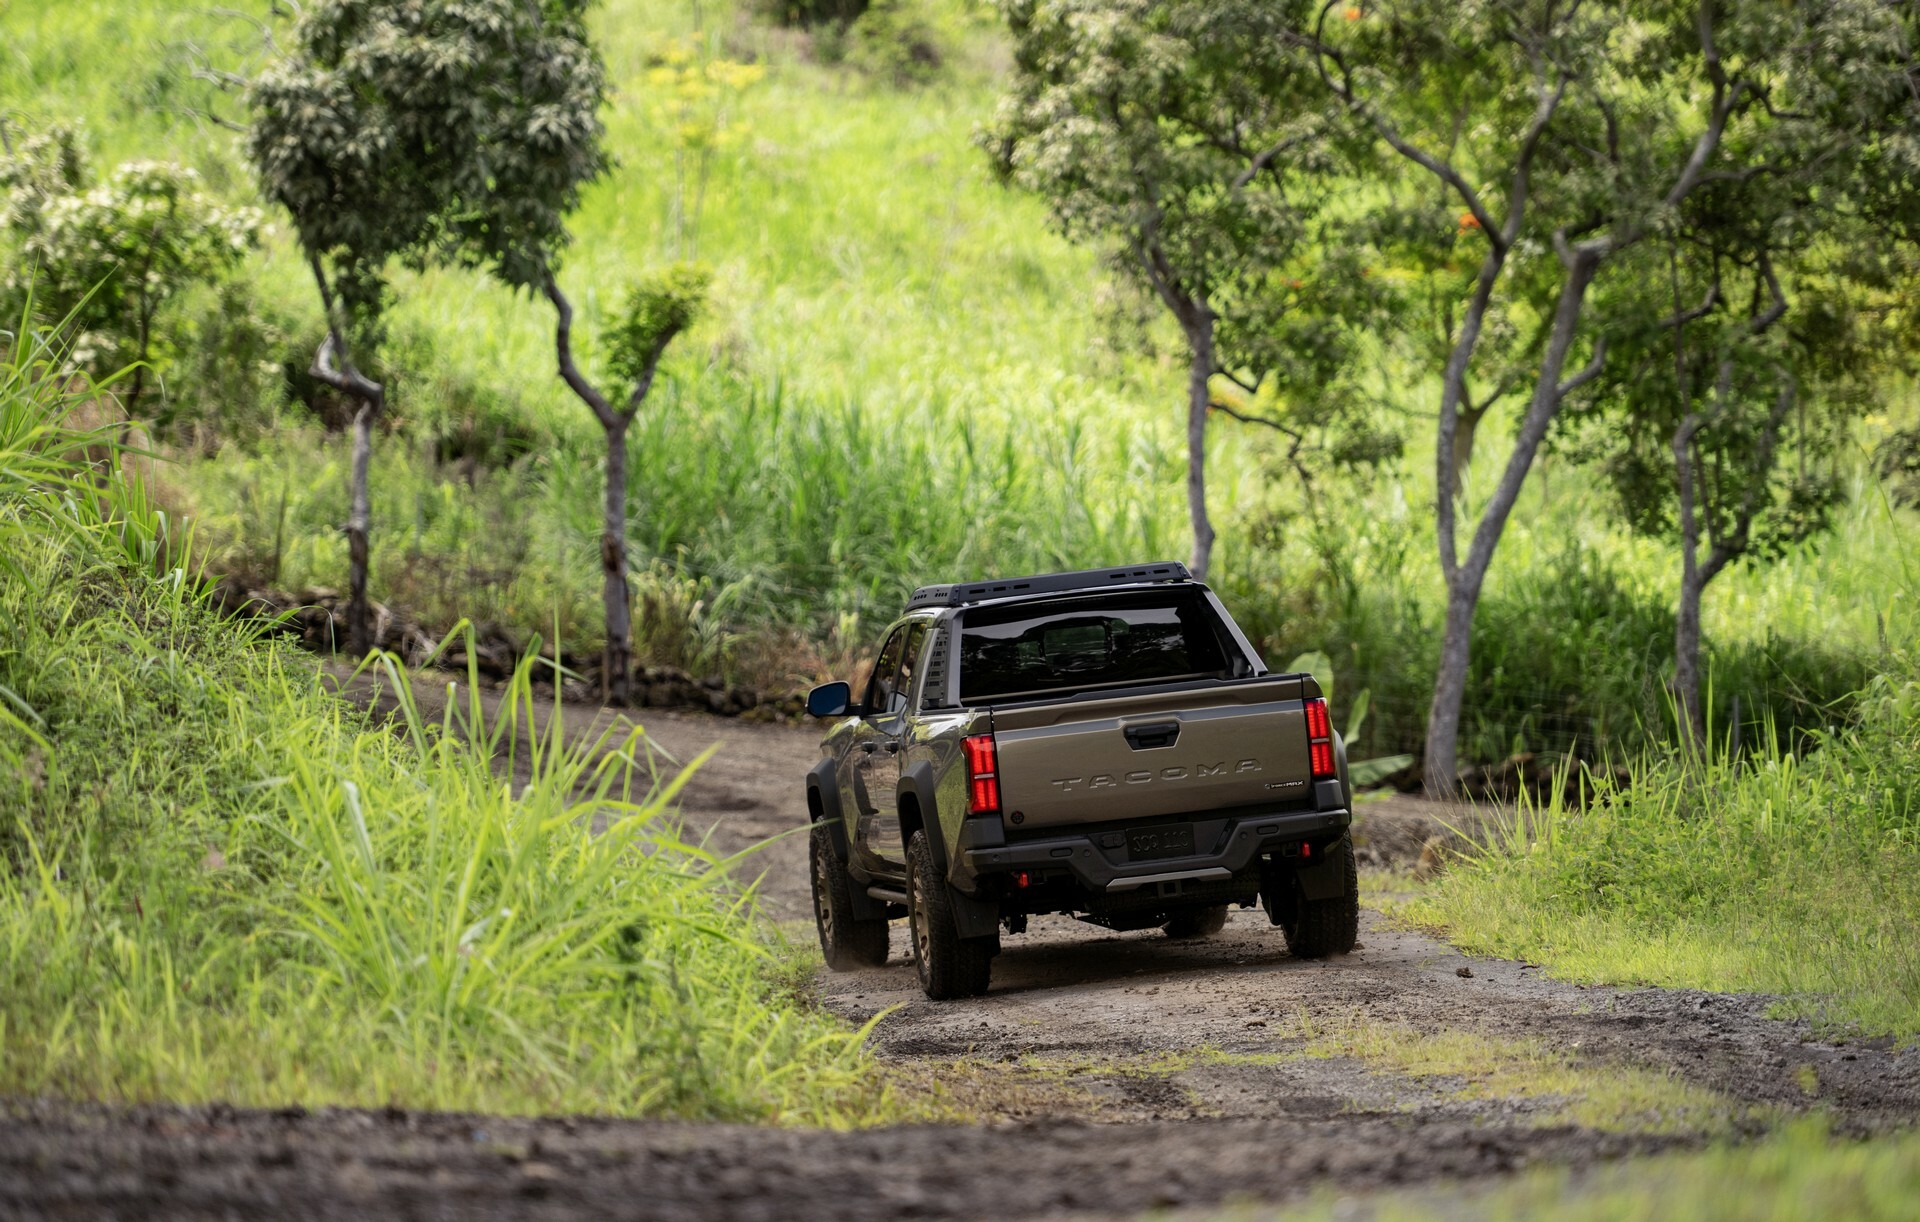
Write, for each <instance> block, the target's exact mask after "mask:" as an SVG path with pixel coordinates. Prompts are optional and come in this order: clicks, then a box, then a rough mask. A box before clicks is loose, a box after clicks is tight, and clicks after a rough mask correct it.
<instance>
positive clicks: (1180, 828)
mask: <svg viewBox="0 0 1920 1222" xmlns="http://www.w3.org/2000/svg"><path fill="white" fill-rule="evenodd" d="M1127 856H1128V857H1129V858H1131V859H1132V860H1134V861H1153V860H1155V859H1157V858H1161V857H1191V856H1193V827H1192V825H1190V824H1186V823H1169V824H1165V825H1163V826H1161V827H1136V828H1134V829H1133V830H1131V831H1129V832H1128V833H1127Z"/></svg>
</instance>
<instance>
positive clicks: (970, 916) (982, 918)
mask: <svg viewBox="0 0 1920 1222" xmlns="http://www.w3.org/2000/svg"><path fill="white" fill-rule="evenodd" d="M947 903H948V905H949V906H950V907H951V908H952V909H953V928H954V932H955V933H957V934H959V935H960V936H961V937H963V938H991V937H995V936H997V935H998V934H999V932H1000V905H998V904H995V903H992V902H990V901H988V900H981V899H975V898H974V897H973V896H971V895H966V894H963V893H962V892H960V891H957V890H955V889H954V887H953V886H952V885H951V884H949V885H948V887H947Z"/></svg>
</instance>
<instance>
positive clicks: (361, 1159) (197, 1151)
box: [0, 1104, 1692, 1222]
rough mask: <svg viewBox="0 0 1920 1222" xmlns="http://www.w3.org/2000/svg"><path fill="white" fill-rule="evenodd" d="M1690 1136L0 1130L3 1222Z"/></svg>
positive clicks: (1167, 1174) (1140, 1192)
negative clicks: (6, 1220) (10, 1219)
mask: <svg viewBox="0 0 1920 1222" xmlns="http://www.w3.org/2000/svg"><path fill="white" fill-rule="evenodd" d="M1690 1144H1692V1143H1689V1142H1686V1141H1682V1140H1679V1139H1674V1138H1650V1137H1620V1136H1614V1135H1608V1134H1596V1133H1592V1132H1588V1131H1584V1130H1578V1129H1527V1128H1502V1127H1489V1126H1485V1125H1476V1124H1469V1123H1459V1122H1455V1123H1449V1124H1428V1125H1419V1126H1409V1125H1407V1124H1406V1123H1404V1122H1402V1121H1399V1120H1393V1119H1382V1118H1377V1117H1352V1116H1342V1115H1337V1114H1335V1115H1323V1116H1312V1117H1307V1118H1298V1119H1296V1118H1274V1119H1269V1120H1251V1121H1248V1120H1215V1121H1188V1122H1178V1123H1166V1122H1162V1123H1152V1122H1149V1123H1144V1124H1133V1125H1100V1126H1095V1125H1084V1124H1076V1123H1071V1122H1067V1123H1062V1122H1059V1121H1052V1120H1049V1121H1047V1122H1045V1123H1041V1124H1012V1125H1000V1126H990V1127H951V1126H907V1127H903V1128H893V1129H880V1130H872V1131H868V1132H858V1133H829V1132H820V1131H794V1130H779V1129H756V1128H747V1127H739V1126H727V1125H673V1124H652V1123H631V1122H618V1121H605V1120H592V1119H518V1118H506V1117H493V1116H486V1117H481V1116H461V1115H448V1114H440V1113H410V1112H401V1111H396V1110H389V1111H381V1112H366V1111H324V1112H317V1113H314V1114H312V1115H308V1114H306V1113H304V1112H299V1111H293V1112H285V1113H273V1112H257V1111H241V1110H235V1109H229V1108H136V1109H130V1110H103V1109H97V1108H85V1107H75V1106H70V1105H52V1104H39V1105H28V1106H20V1107H16V1108H14V1109H13V1110H12V1111H11V1112H9V1113H8V1114H6V1115H5V1116H4V1117H0V1216H6V1217H56V1216H57V1217H66V1218H72V1217H87V1218H94V1217H141V1218H204V1217H212V1216H223V1217H232V1216H239V1217H266V1216H272V1217H276V1218H287V1219H336V1218H341V1219H344V1218H356V1219H357V1218H463V1219H467V1218H471V1219H493V1218H535V1219H544V1218H555V1219H558V1218H616V1217H617V1218H631V1217H634V1216H636V1215H641V1216H646V1217H649V1218H660V1219H670V1220H679V1219H706V1218H714V1217H726V1218H740V1219H749V1220H760V1219H765V1220H766V1222H790V1220H791V1219H793V1218H796V1217H833V1218H837V1219H843V1220H846V1222H867V1220H872V1222H897V1220H898V1219H900V1218H921V1219H934V1218H981V1217H996V1218H999V1217H1039V1216H1049V1215H1055V1216H1057V1215H1062V1214H1091V1215H1110V1216H1111V1215H1131V1214H1137V1213H1140V1212H1143V1211H1146V1210H1151V1209H1166V1208H1170V1207H1177V1206H1185V1207H1191V1208H1208V1207H1216V1206H1220V1205H1224V1204H1227V1203H1230V1202H1234V1201H1256V1200H1257V1201H1276V1200H1286V1199H1289V1198H1295V1197H1299V1196H1302V1195H1304V1194H1305V1193H1306V1192H1307V1191H1309V1190H1310V1189H1311V1188H1312V1187H1313V1186H1315V1185H1325V1184H1329V1183H1331V1184H1335V1185H1338V1186H1339V1187H1341V1188H1342V1189H1345V1190H1353V1191H1362V1190H1366V1189H1371V1188H1386V1187H1393V1186H1396V1185H1403V1184H1408V1183H1414V1182H1420V1181H1425V1180H1434V1179H1459V1180H1467V1179H1479V1178H1483V1177H1487V1176H1492V1175H1501V1174H1506V1173H1508V1172H1512V1171H1514V1170H1517V1169H1519V1168H1522V1167H1527V1166H1532V1165H1536V1164H1542V1163H1554V1164H1561V1165H1569V1166H1574V1167H1583V1166H1588V1165H1591V1164H1594V1163H1596V1162H1601V1161H1607V1160H1612V1159H1617V1158H1620V1157H1622V1156H1624V1155H1628V1154H1638V1153H1652V1152H1656V1151H1661V1150H1667V1149H1674V1148H1677V1147H1684V1146H1687V1145H1690Z"/></svg>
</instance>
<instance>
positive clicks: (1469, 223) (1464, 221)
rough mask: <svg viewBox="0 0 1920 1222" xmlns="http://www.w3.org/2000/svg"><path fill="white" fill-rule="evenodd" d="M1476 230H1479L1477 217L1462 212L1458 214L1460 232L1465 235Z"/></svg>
mask: <svg viewBox="0 0 1920 1222" xmlns="http://www.w3.org/2000/svg"><path fill="white" fill-rule="evenodd" d="M1478 228H1480V218H1479V217H1477V216H1475V215H1474V214H1473V213H1471V212H1462V213H1461V214H1460V232H1462V233H1465V232H1466V231H1467V230H1469V229H1478Z"/></svg>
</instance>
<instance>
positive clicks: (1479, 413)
mask: <svg viewBox="0 0 1920 1222" xmlns="http://www.w3.org/2000/svg"><path fill="white" fill-rule="evenodd" d="M1486 414H1487V409H1486V408H1484V407H1482V408H1473V407H1467V406H1465V405H1462V406H1461V408H1460V420H1459V423H1458V424H1456V425H1454V430H1453V495H1455V496H1456V497H1457V496H1459V495H1460V490H1461V489H1462V488H1463V487H1465V486H1466V482H1467V468H1468V467H1471V466H1472V465H1473V438H1474V434H1475V433H1477V432H1479V430H1480V420H1481V418H1482V417H1483V416H1485V415H1486Z"/></svg>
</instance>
